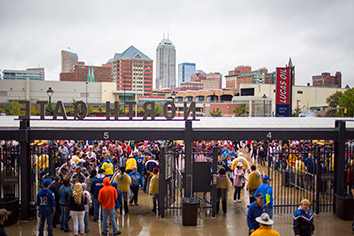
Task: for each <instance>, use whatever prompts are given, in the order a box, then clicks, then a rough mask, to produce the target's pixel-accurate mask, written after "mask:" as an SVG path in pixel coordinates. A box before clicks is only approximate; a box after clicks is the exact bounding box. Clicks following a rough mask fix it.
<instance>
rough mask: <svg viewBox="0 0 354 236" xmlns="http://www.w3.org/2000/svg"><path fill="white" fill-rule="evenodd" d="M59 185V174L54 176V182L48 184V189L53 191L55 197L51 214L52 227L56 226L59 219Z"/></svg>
mask: <svg viewBox="0 0 354 236" xmlns="http://www.w3.org/2000/svg"><path fill="white" fill-rule="evenodd" d="M60 187H61V183H60V177H59V176H55V177H54V182H53V183H52V184H51V185H50V187H49V190H50V191H52V192H53V193H54V197H55V213H54V216H53V228H56V227H57V224H58V222H59V219H60V213H61V210H60V203H59V199H60V191H59V189H60Z"/></svg>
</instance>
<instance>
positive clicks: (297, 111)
mask: <svg viewBox="0 0 354 236" xmlns="http://www.w3.org/2000/svg"><path fill="white" fill-rule="evenodd" d="M300 113H301V108H300V107H297V108H295V110H293V111H292V112H291V116H293V117H299V116H300Z"/></svg>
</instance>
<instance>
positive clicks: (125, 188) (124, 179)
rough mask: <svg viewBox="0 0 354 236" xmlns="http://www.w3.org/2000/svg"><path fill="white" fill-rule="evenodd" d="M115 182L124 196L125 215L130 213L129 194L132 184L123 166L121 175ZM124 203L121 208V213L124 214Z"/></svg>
mask: <svg viewBox="0 0 354 236" xmlns="http://www.w3.org/2000/svg"><path fill="white" fill-rule="evenodd" d="M114 182H117V184H118V187H117V190H118V191H120V192H121V194H122V196H123V202H124V213H126V214H127V213H129V207H128V192H129V186H130V184H131V182H132V181H131V179H130V177H129V175H128V174H127V173H125V167H124V166H122V167H120V173H119V174H118V175H117V176H116V177H115V179H114ZM123 202H122V205H121V206H120V212H121V213H122V212H123Z"/></svg>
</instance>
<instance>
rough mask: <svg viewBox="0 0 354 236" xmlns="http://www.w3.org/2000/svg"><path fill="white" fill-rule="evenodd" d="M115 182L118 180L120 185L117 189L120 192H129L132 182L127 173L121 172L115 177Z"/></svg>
mask: <svg viewBox="0 0 354 236" xmlns="http://www.w3.org/2000/svg"><path fill="white" fill-rule="evenodd" d="M114 182H117V184H118V187H117V189H118V190H119V191H120V192H128V191H129V185H130V183H131V182H132V180H131V179H130V177H129V175H128V174H127V173H124V174H123V175H122V174H121V173H119V174H118V175H117V176H116V178H115V179H114Z"/></svg>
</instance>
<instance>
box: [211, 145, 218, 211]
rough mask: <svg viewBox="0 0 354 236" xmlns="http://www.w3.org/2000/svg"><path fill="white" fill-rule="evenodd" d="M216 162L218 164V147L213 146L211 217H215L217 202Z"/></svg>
mask: <svg viewBox="0 0 354 236" xmlns="http://www.w3.org/2000/svg"><path fill="white" fill-rule="evenodd" d="M217 164H218V148H217V147H214V148H213V166H212V170H213V183H212V190H211V191H212V193H211V195H212V199H211V202H212V207H213V208H212V209H213V210H212V217H215V215H216V213H217V212H216V202H217V199H216V198H217V189H216V184H217V183H216V181H217V172H216V171H217Z"/></svg>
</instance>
